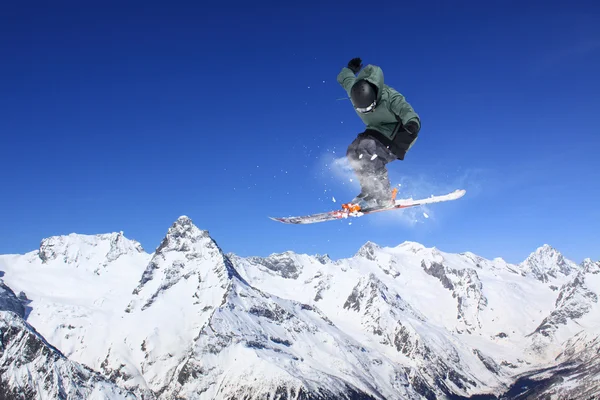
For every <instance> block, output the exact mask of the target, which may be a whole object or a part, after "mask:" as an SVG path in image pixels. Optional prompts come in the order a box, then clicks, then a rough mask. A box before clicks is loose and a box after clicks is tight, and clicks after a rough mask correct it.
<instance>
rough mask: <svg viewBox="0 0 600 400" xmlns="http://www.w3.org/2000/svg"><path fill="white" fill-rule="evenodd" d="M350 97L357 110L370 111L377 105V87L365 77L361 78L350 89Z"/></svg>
mask: <svg viewBox="0 0 600 400" xmlns="http://www.w3.org/2000/svg"><path fill="white" fill-rule="evenodd" d="M350 98H352V103H353V104H354V107H355V108H356V110H357V111H359V112H369V111H371V110H373V108H375V105H376V101H377V87H375V85H373V84H372V83H371V82H368V81H367V80H365V79H359V80H357V81H356V83H355V84H354V85H352V89H350Z"/></svg>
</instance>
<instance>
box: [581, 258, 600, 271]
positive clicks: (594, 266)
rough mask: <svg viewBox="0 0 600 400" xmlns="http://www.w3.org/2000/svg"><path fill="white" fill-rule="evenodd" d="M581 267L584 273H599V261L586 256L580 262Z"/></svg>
mask: <svg viewBox="0 0 600 400" xmlns="http://www.w3.org/2000/svg"><path fill="white" fill-rule="evenodd" d="M581 269H582V271H583V272H584V273H586V274H599V273H600V261H597V262H594V261H592V259H591V258H586V259H585V260H583V262H582V263H581Z"/></svg>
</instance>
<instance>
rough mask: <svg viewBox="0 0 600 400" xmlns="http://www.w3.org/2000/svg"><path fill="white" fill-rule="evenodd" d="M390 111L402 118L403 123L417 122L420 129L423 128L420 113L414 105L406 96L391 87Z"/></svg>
mask: <svg viewBox="0 0 600 400" xmlns="http://www.w3.org/2000/svg"><path fill="white" fill-rule="evenodd" d="M390 111H391V112H393V113H394V114H395V115H397V116H398V117H399V118H400V120H401V121H402V124H403V125H405V126H406V125H407V124H408V123H409V122H414V123H416V124H417V127H418V129H420V128H421V120H420V118H419V115H418V114H417V113H416V112H415V110H413V108H412V106H411V105H410V104H409V103H408V102H407V101H406V99H405V98H404V96H402V95H401V94H400V93H398V92H397V91H396V90H394V89H391V88H390Z"/></svg>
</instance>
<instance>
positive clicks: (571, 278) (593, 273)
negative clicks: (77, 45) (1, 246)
mask: <svg viewBox="0 0 600 400" xmlns="http://www.w3.org/2000/svg"><path fill="white" fill-rule="evenodd" d="M0 271H4V277H3V279H4V281H5V283H6V284H7V285H8V286H9V287H10V288H12V289H13V290H14V291H16V292H20V291H22V292H23V293H22V294H21V295H20V297H22V298H23V299H27V305H26V307H25V308H26V309H27V310H28V311H27V313H28V314H27V321H28V322H29V323H30V324H32V325H33V326H35V327H36V329H37V330H38V331H39V332H40V333H41V334H42V335H43V336H44V337H45V338H46V339H47V340H48V342H49V343H51V344H52V345H53V346H55V347H56V348H58V349H60V350H61V351H62V352H63V353H64V354H65V355H67V356H68V357H70V358H71V359H72V360H73V361H77V362H80V363H83V364H85V365H86V366H88V367H90V368H93V369H94V370H97V371H100V372H101V373H103V374H104V375H105V376H106V377H108V378H109V379H111V380H113V381H114V382H117V383H118V384H119V385H122V386H123V387H126V388H128V389H130V390H132V391H133V392H135V394H136V395H137V396H138V397H140V398H142V397H143V398H161V399H162V398H164V399H169V398H175V397H178V398H197V399H204V398H206V399H212V398H225V399H229V398H231V399H233V398H251V397H252V396H257V398H261V397H267V395H272V396H273V395H275V394H279V395H280V396H281V398H294V399H295V398H332V399H333V398H373V399H393V398H408V399H411V398H415V399H417V398H444V397H445V396H450V395H460V396H470V395H472V394H479V393H491V394H494V395H500V394H501V393H503V392H505V391H507V390H517V389H518V388H517V386H515V385H517V384H518V383H519V382H521V383H522V382H523V381H518V380H517V379H519V378H521V379H529V378H528V377H529V376H530V375H527V374H534V373H537V372H536V371H539V370H540V369H541V368H545V369H547V370H548V368H550V370H549V371H551V369H552V368H557V369H556V371H559V370H560V371H562V372H561V373H564V369H560V363H561V362H565V361H564V360H563V359H564V357H566V356H565V354H572V355H573V354H575V353H577V352H575V351H572V350H569V349H572V348H574V347H573V343H574V342H573V341H574V340H575V338H578V337H579V338H581V337H583V335H587V336H585V337H586V338H587V339H586V340H587V341H586V343H588V342H589V343H595V342H594V338H595V337H597V336H598V335H599V334H600V318H599V315H600V313H599V312H598V311H599V310H598V301H597V298H598V295H599V294H600V279H599V278H600V273H599V271H600V267H599V265H598V263H594V262H592V261H591V260H586V261H585V262H584V263H582V264H581V265H577V264H575V263H573V262H571V261H569V260H566V259H565V258H564V257H563V256H562V255H561V254H560V253H559V252H558V251H557V250H556V249H553V248H552V247H550V246H548V245H544V246H542V247H540V248H539V249H537V250H536V251H535V252H533V253H532V254H531V255H530V256H529V257H528V258H527V259H526V260H524V261H523V262H522V263H520V264H516V265H515V264H510V263H507V262H505V261H504V260H502V259H494V260H487V259H484V258H481V257H479V256H477V255H475V254H472V253H468V252H467V253H463V254H451V253H445V252H443V251H440V250H439V249H436V248H426V247H424V246H422V245H420V244H418V243H412V242H405V243H402V244H400V245H398V246H396V247H385V248H383V247H380V246H378V245H377V244H375V243H371V242H369V243H366V244H365V245H364V246H363V247H362V248H360V249H359V250H358V251H357V253H356V255H355V256H354V257H351V258H348V259H341V260H331V259H330V258H329V257H328V256H320V255H315V256H311V255H306V254H295V253H293V252H285V253H281V254H272V255H270V256H269V257H247V258H243V257H238V256H236V255H235V254H233V253H229V254H225V253H223V251H222V250H221V249H220V248H219V246H218V245H217V243H216V242H215V241H214V240H213V239H212V238H211V236H210V235H209V233H208V232H207V231H203V230H200V229H198V228H197V227H196V226H195V225H194V224H193V222H192V221H191V220H190V219H189V218H188V217H185V216H183V217H180V218H179V219H178V220H177V221H175V222H174V223H173V225H172V226H171V227H170V228H169V229H168V231H167V233H166V235H165V237H164V239H163V240H162V241H161V242H160V244H159V246H158V247H157V248H156V250H155V251H154V252H153V253H152V254H148V253H146V252H145V251H144V250H143V249H142V248H141V246H140V245H139V243H137V242H135V241H132V240H129V239H127V238H125V237H124V236H123V234H122V233H113V234H105V235H76V234H72V235H68V236H61V237H54V238H49V239H45V240H43V241H42V243H41V245H40V248H39V249H38V250H37V251H33V252H30V253H28V254H25V255H7V256H0ZM0 290H2V287H1V286H0ZM13 303H14V302H13ZM11 304H12V303H11ZM13 305H14V304H13ZM524 305H525V306H524ZM576 342H577V341H576ZM580 342H581V340H580V341H578V342H577V343H580ZM589 346H593V344H590V345H589ZM569 351H570V353H569ZM577 354H579V353H577ZM557 357H558V358H557ZM560 357H563V358H560ZM573 357H575V358H572V359H574V360H575V361H574V362H576V363H579V364H578V365H582V368H584V367H585V368H587V370H593V368H595V366H596V365H597V360H595V359H592V360H589V359H587V358H585V359H584V358H582V357H579V356H574V355H573ZM577 357H579V358H577ZM556 373H557V374H558V373H559V372H556ZM557 376H558V375H557ZM515 381H516V382H515ZM544 382H545V383H544V384H545V385H546V384H547V383H548V382H547V381H544ZM570 382H571V385H573V384H572V382H577V379H576V378H575V377H573V378H572V379H571V380H570ZM590 385H591V384H590V383H589V382H588V381H586V383H585V386H586V387H590ZM546 386H547V387H546V389H547V390H556V393H559V392H560V393H568V390H571V389H569V387H562V388H557V387H554V386H552V385H549V386H548V385H546ZM548 387H554V389H548ZM574 387H575V389H573V390H579V388H577V385H575V386H574ZM590 390H593V389H590ZM548 393H550V392H548Z"/></svg>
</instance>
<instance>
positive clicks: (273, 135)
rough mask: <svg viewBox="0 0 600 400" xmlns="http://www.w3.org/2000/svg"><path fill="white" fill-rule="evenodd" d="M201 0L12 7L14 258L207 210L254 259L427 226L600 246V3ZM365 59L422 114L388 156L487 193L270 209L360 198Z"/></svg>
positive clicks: (520, 241)
mask: <svg viewBox="0 0 600 400" xmlns="http://www.w3.org/2000/svg"><path fill="white" fill-rule="evenodd" d="M79 3H81V2H79ZM125 3H126V5H123V4H125ZM188 3H189V4H183V3H177V2H169V5H167V3H166V2H162V5H158V3H156V4H154V3H152V2H144V3H142V2H139V3H138V2H103V3H102V5H100V3H97V4H94V5H91V4H90V5H81V4H78V3H76V2H72V3H68V2H53V3H52V5H50V4H49V3H47V2H39V3H37V4H32V3H27V4H26V5H25V4H22V5H19V4H17V2H11V3H10V4H8V3H7V4H3V5H2V6H1V9H0V32H1V33H2V34H1V35H0V48H1V49H2V62H1V63H0V77H1V79H0V90H1V91H2V93H3V95H2V96H0V110H1V111H0V113H1V114H2V117H1V118H0V132H1V137H2V153H1V154H2V157H1V158H0V176H1V177H2V179H1V186H0V188H1V190H2V195H1V196H0V254H3V253H24V252H27V251H30V250H34V249H35V248H36V247H37V246H38V245H39V241H40V240H41V239H42V238H44V237H47V236H51V235H60V234H68V233H71V232H77V233H86V234H93V233H104V232H113V231H121V230H123V231H124V232H125V235H126V236H127V237H129V238H133V239H136V240H139V241H140V242H141V243H142V245H143V246H144V247H145V248H146V250H148V251H152V250H153V249H154V248H155V247H156V246H157V245H158V244H159V242H160V240H161V239H162V237H163V235H164V233H165V232H166V230H167V229H168V227H169V225H170V224H171V223H172V222H173V221H174V220H175V219H176V218H177V217H178V216H180V215H188V216H189V217H191V218H192V219H193V220H194V222H195V223H196V224H197V225H198V226H199V227H200V228H201V229H206V230H208V231H209V232H210V233H211V235H212V236H213V238H215V240H216V241H217V242H218V244H219V245H220V246H221V247H222V248H223V250H224V251H226V252H234V253H237V254H239V255H244V256H246V255H268V254H270V253H272V252H281V251H286V250H293V251H297V252H301V253H309V254H324V253H327V254H330V255H331V256H332V257H334V258H340V257H348V256H351V255H353V254H354V253H355V252H356V251H357V249H358V248H359V247H360V246H361V245H362V244H364V243H365V242H366V241H369V240H370V241H373V242H376V243H378V244H380V245H383V246H395V245H398V244H400V243H402V242H403V241H405V240H412V241H417V242H420V243H423V244H425V245H426V246H436V247H438V248H440V249H441V250H444V251H450V252H462V251H472V252H475V253H477V254H479V255H481V256H484V257H488V258H493V257H504V258H505V259H507V260H509V261H512V262H518V261H521V260H522V259H524V258H525V257H526V256H527V255H528V254H529V253H530V252H531V251H533V250H535V248H537V247H538V246H541V245H542V244H544V243H548V244H551V245H553V246H554V247H556V248H558V249H559V250H560V251H562V252H563V253H564V254H565V255H566V256H567V257H569V258H571V259H573V260H575V261H578V262H579V261H581V259H583V258H585V257H591V258H593V259H600V240H599V238H600V233H599V230H598V222H599V221H600V211H599V209H598V206H597V205H598V198H599V195H600V172H599V171H600V161H599V160H600V157H598V148H599V145H600V135H599V134H600V129H599V123H598V119H597V118H598V107H599V106H600V102H599V100H598V93H599V92H600V79H598V71H599V70H600V26H598V24H597V21H598V18H599V17H600V6H598V5H595V4H593V2H589V3H588V4H589V5H584V4H583V3H580V4H578V3H568V4H567V3H565V2H557V3H553V2H525V3H523V2H516V1H514V2H502V5H500V4H498V5H497V6H494V5H491V4H487V2H486V5H482V3H481V2H459V4H457V3H454V2H453V3H452V4H450V3H449V2H442V1H437V2H435V1H429V2H420V4H418V5H417V4H408V5H406V4H405V3H402V2H389V3H388V4H389V5H384V6H381V5H375V3H369V5H368V6H367V7H366V6H365V3H364V2H351V1H346V2H343V3H340V4H335V5H333V4H332V5H326V4H322V3H320V2H302V3H298V4H297V5H295V6H290V5H281V4H279V3H276V2H273V3H260V2H258V3H253V4H252V5H251V6H250V5H243V4H237V3H234V2H221V3H219V2H214V3H212V4H211V5H210V8H209V9H208V8H207V7H202V6H201V5H200V3H197V4H196V5H192V4H191V3H192V2H188ZM560 3H562V4H560ZM353 57H361V58H362V59H363V61H364V63H365V64H367V63H372V64H376V65H379V66H381V67H382V68H383V71H384V73H385V79H386V83H387V84H388V85H390V86H392V87H394V88H396V89H397V90H398V91H400V92H401V93H403V94H404V95H405V96H406V98H407V100H408V101H409V102H410V103H411V104H412V105H413V107H414V108H415V110H416V111H417V112H418V113H419V114H420V116H421V118H422V124H423V129H422V131H421V134H420V136H419V141H418V143H417V144H416V145H415V147H413V149H412V150H411V151H410V152H409V154H408V155H407V157H406V159H405V160H404V161H397V162H395V163H392V164H390V165H389V170H390V176H391V178H392V180H393V183H394V184H401V185H402V186H400V197H403V196H404V197H406V196H429V195H431V194H443V193H445V192H448V191H451V190H454V189H456V188H465V189H467V191H468V193H467V195H466V196H465V197H464V198H463V199H461V200H459V201H456V202H452V203H444V204H438V205H434V206H431V207H428V208H427V209H416V210H411V211H406V212H402V211H398V212H396V213H384V214H385V215H384V214H381V215H378V216H372V217H365V218H361V219H356V220H353V221H352V223H351V224H350V223H349V221H339V222H333V223H327V224H316V225H312V226H287V225H282V224H278V223H276V222H274V221H271V220H269V219H268V218H267V216H269V215H272V216H280V215H301V214H307V213H313V212H320V211H327V210H330V209H332V208H337V207H338V206H339V205H340V203H341V202H343V201H347V200H350V199H351V198H352V197H353V196H354V195H355V194H356V193H357V187H356V186H355V184H354V183H353V182H350V179H351V176H349V175H347V174H346V173H345V172H344V171H343V170H340V168H338V163H339V162H343V157H344V155H345V151H346V147H347V146H348V144H349V143H350V142H351V141H352V140H353V139H354V137H355V136H356V135H357V134H358V133H359V132H361V131H362V130H363V129H364V127H363V126H362V125H361V122H360V120H359V118H358V117H357V116H356V115H355V113H354V111H353V110H352V107H351V105H350V102H349V101H348V100H344V99H343V98H344V96H345V93H344V91H343V90H342V89H341V87H340V86H339V85H338V84H337V82H336V76H337V74H338V72H339V70H340V69H341V68H342V67H343V66H345V65H346V64H347V62H348V60H349V59H351V58H353ZM333 199H335V200H336V201H335V202H334V201H333ZM424 213H426V214H427V216H428V218H426V217H425V215H424Z"/></svg>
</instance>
